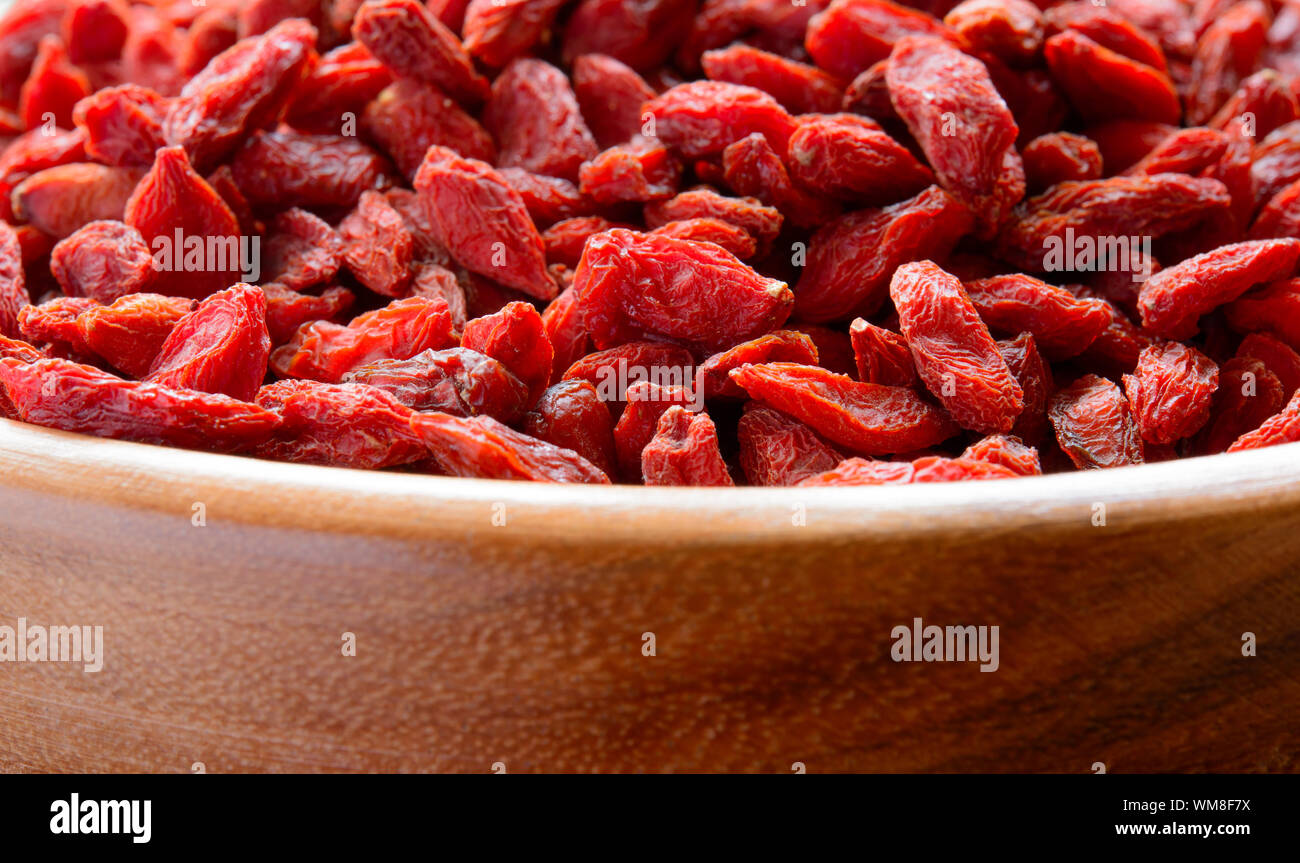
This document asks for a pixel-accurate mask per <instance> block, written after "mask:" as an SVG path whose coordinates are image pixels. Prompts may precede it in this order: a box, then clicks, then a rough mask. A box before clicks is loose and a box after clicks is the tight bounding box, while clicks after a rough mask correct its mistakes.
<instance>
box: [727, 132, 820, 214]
mask: <svg viewBox="0 0 1300 863" xmlns="http://www.w3.org/2000/svg"><path fill="white" fill-rule="evenodd" d="M792 140H793V139H792ZM722 169H723V179H724V180H725V181H726V184H727V185H728V186H730V187H731V189H732V191H734V192H736V193H737V194H740V195H746V196H750V197H754V198H757V199H758V200H760V201H762V202H763V203H765V204H770V205H771V206H772V207H775V208H776V209H777V210H779V211H780V212H781V214H782V216H783V218H785V219H788V220H789V222H790V223H791V224H792V225H795V226H797V227H800V228H815V227H818V226H820V225H823V224H825V223H826V222H827V221H829V220H830V219H833V218H835V217H836V216H837V215H839V213H840V207H839V206H838V205H837V204H836V203H835V201H834V200H831V199H828V198H826V197H823V196H821V195H815V194H813V193H811V192H809V191H808V190H807V189H804V188H802V187H801V186H799V185H797V184H796V183H795V182H794V181H793V180H792V179H791V178H790V174H789V172H788V171H787V170H786V167H785V163H784V162H782V160H781V157H780V156H779V155H778V154H777V152H776V151H775V150H773V149H772V145H771V144H769V143H768V141H767V139H766V138H764V137H763V136H762V135H760V134H758V133H757V132H755V133H754V134H752V135H746V136H745V137H743V138H741V139H740V140H739V141H736V142H735V143H732V144H729V145H728V146H727V149H725V150H723V151H722Z"/></svg>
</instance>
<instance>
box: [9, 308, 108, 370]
mask: <svg viewBox="0 0 1300 863" xmlns="http://www.w3.org/2000/svg"><path fill="white" fill-rule="evenodd" d="M98 305H99V303H98V302H96V301H95V300H92V299H89V298H87V297H54V298H53V299H50V300H47V301H46V302H43V303H41V304H39V305H26V306H23V307H22V310H21V311H19V312H18V331H19V333H20V334H21V335H22V337H23V338H24V339H27V340H28V341H30V342H32V343H34V344H43V345H47V346H49V345H52V346H55V347H57V348H59V349H60V351H64V352H71V353H73V354H76V355H77V356H79V357H86V356H87V355H88V354H91V353H93V352H92V351H91V350H90V348H89V347H87V346H86V343H85V341H83V340H82V337H81V331H80V330H78V329H77V317H78V316H79V315H80V314H81V313H82V312H84V311H87V310H88V309H93V308H95V307H96V306H98Z"/></svg>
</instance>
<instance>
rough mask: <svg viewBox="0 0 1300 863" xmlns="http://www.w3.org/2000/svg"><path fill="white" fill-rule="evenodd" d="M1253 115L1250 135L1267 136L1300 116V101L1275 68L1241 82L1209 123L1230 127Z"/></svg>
mask: <svg viewBox="0 0 1300 863" xmlns="http://www.w3.org/2000/svg"><path fill="white" fill-rule="evenodd" d="M1244 117H1249V118H1250V135H1251V137H1252V138H1263V137H1264V136H1266V135H1268V134H1270V133H1271V132H1273V130H1274V129H1277V128H1279V127H1281V126H1284V125H1286V124H1287V123H1290V122H1292V121H1294V120H1296V119H1300V102H1297V101H1296V96H1295V93H1293V92H1292V91H1291V86H1290V84H1289V83H1288V82H1287V80H1286V79H1285V78H1283V77H1282V76H1281V75H1279V74H1278V73H1277V72H1275V71H1274V70H1272V69H1264V70H1262V71H1259V72H1256V73H1255V74H1254V75H1251V76H1250V77H1249V78H1247V79H1246V80H1244V81H1242V82H1241V86H1240V87H1239V88H1238V89H1237V92H1236V93H1234V94H1233V95H1232V98H1231V99H1229V100H1228V101H1226V102H1224V103H1223V107H1221V108H1220V109H1219V110H1218V111H1217V112H1216V113H1215V115H1214V116H1213V117H1211V118H1210V120H1209V122H1208V123H1207V124H1206V125H1208V126H1209V127H1210V128H1212V129H1227V128H1228V127H1229V126H1230V125H1231V124H1232V123H1233V121H1235V120H1238V119H1241V118H1244Z"/></svg>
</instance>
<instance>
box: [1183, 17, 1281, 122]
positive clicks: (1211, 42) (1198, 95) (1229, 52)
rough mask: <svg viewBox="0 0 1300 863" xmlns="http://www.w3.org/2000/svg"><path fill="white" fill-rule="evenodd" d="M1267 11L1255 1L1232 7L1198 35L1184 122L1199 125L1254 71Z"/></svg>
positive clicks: (1267, 21)
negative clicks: (1185, 120) (1199, 36)
mask: <svg viewBox="0 0 1300 863" xmlns="http://www.w3.org/2000/svg"><path fill="white" fill-rule="evenodd" d="M1269 17H1270V16H1269V13H1268V9H1267V8H1266V7H1265V6H1264V4H1263V3H1260V2H1258V0H1246V2H1243V3H1234V4H1233V5H1232V6H1231V7H1230V8H1229V9H1227V10H1226V11H1225V12H1224V13H1223V14H1222V15H1220V16H1218V17H1217V18H1216V19H1215V21H1214V23H1213V24H1211V25H1210V26H1209V27H1208V28H1206V31H1205V32H1204V33H1203V34H1202V35H1201V38H1200V39H1199V40H1198V41H1197V44H1196V57H1195V58H1194V59H1193V61H1192V80H1191V86H1190V90H1189V92H1188V95H1187V122H1188V123H1190V124H1193V125H1200V124H1201V123H1204V122H1206V121H1208V120H1209V119H1210V118H1212V117H1213V116H1214V113H1215V111H1217V110H1218V109H1219V107H1220V106H1221V105H1222V104H1223V103H1224V102H1225V101H1227V99H1228V98H1230V97H1231V96H1232V95H1233V93H1235V92H1236V91H1237V87H1238V86H1239V85H1240V84H1241V82H1242V81H1243V80H1245V79H1246V78H1247V77H1248V76H1249V75H1250V74H1251V73H1252V72H1254V71H1255V69H1256V67H1257V65H1258V63H1259V60H1260V56H1261V54H1262V53H1263V51H1264V45H1265V42H1266V40H1267V36H1268V25H1269Z"/></svg>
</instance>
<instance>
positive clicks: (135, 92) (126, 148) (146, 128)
mask: <svg viewBox="0 0 1300 863" xmlns="http://www.w3.org/2000/svg"><path fill="white" fill-rule="evenodd" d="M170 104H171V102H170V100H168V99H165V98H164V97H162V96H160V95H158V94H157V93H155V92H154V91H153V90H150V89H148V88H147V87H140V86H137V85H135V84H123V85H122V86H120V87H110V88H107V89H104V90H100V91H98V92H96V93H93V94H91V95H90V96H87V97H86V98H85V99H82V100H81V101H80V102H78V103H77V105H76V108H75V109H73V112H72V121H73V122H74V123H76V125H77V128H79V129H83V130H85V135H86V155H87V156H89V157H90V158H92V159H94V160H95V161H97V162H102V163H104V164H105V165H122V166H137V167H145V168H147V167H149V166H150V165H151V164H153V159H154V153H156V152H157V151H158V149H159V148H161V147H165V146H166V145H167V141H166V138H164V136H163V129H162V123H163V118H164V117H166V115H167V111H168V106H169V105H170Z"/></svg>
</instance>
